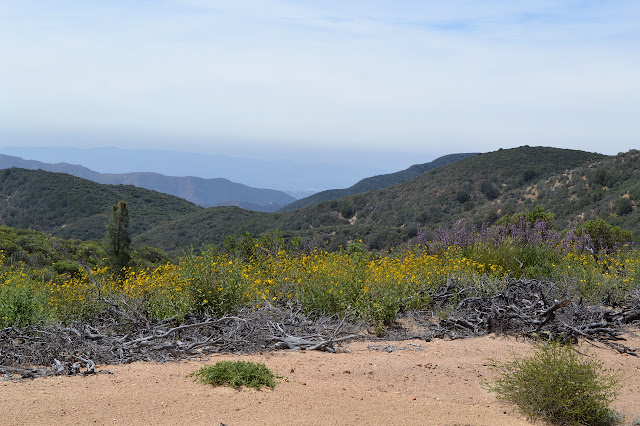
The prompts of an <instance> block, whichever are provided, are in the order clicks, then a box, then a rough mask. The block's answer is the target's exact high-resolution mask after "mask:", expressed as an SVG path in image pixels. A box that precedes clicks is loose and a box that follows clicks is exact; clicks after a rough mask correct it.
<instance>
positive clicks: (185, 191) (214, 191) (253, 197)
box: [0, 154, 295, 211]
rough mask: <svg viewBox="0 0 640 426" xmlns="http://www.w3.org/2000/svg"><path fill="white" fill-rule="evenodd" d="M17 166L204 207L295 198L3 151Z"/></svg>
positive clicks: (263, 204)
mask: <svg viewBox="0 0 640 426" xmlns="http://www.w3.org/2000/svg"><path fill="white" fill-rule="evenodd" d="M10 167H18V168H23V169H30V170H37V169H40V170H45V171H50V172H55V173H67V174H70V175H73V176H76V177H80V178H83V179H87V180H91V181H93V182H97V183H102V184H110V185H133V186H137V187H139V188H145V189H150V190H154V191H158V192H162V193H165V194H169V195H175V196H177V197H180V198H184V199H185V200H187V201H190V202H192V203H194V204H197V205H199V206H202V207H213V206H220V205H225V204H228V203H235V204H238V205H240V206H242V207H243V208H247V209H250V210H256V211H275V210H278V209H279V208H281V207H283V206H284V205H286V204H289V203H290V202H292V201H295V198H294V197H292V196H290V195H288V194H285V193H284V192H282V191H278V190H274V189H263V188H254V187H251V186H248V185H244V184H241V183H235V182H232V181H230V180H229V179H225V178H211V179H205V178H199V177H194V176H184V177H177V176H166V175H162V174H160V173H153V172H132V173H99V172H95V171H93V170H90V169H88V168H86V167H84V166H82V165H75V164H69V163H64V162H62V163H55V164H51V163H43V162H41V161H37V160H25V159H23V158H20V157H14V156H10V155H5V154H0V169H7V168H10Z"/></svg>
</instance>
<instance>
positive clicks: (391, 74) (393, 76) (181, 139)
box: [0, 0, 640, 161]
mask: <svg viewBox="0 0 640 426" xmlns="http://www.w3.org/2000/svg"><path fill="white" fill-rule="evenodd" d="M0 57H1V58H2V60H1V61H0V146H3V145H4V146H7V145H20V144H22V145H33V146H44V145H50V146H51V145H67V146H119V147H128V148H132V147H135V148H149V147H157V148H169V149H179V150H185V151H193V152H208V153H213V152H225V153H236V154H243V153H247V152H248V151H249V148H256V150H257V151H259V150H264V149H266V148H268V147H273V146H281V147H295V148H299V149H302V148H305V147H314V148H316V149H317V148H318V147H322V148H323V149H338V148H340V149H344V148H349V149H350V150H352V151H357V150H368V151H383V152H384V151H389V152H418V153H429V154H447V153H452V152H469V151H483V152H484V151H492V150H495V149H498V148H501V147H503V148H507V147H513V146H519V145H524V144H529V145H547V146H556V147H566V148H576V149H584V150H589V151H597V152H602V153H606V154H615V153H618V152H620V151H627V150H629V149H631V148H640V136H639V135H640V2H639V1H637V0H627V1H618V0H608V1H596V0H591V1H586V0H585V1H546V0H525V1H517V0H513V1H505V0H500V1H478V0H469V1H454V0H449V1H408V0H396V1H376V0H366V1H364V0H363V1H360V0H354V1H348V0H341V1H334V0H324V1H310V0H309V1H304V0H303V1H286V0H255V1H242V0H236V1H224V2H223V1H213V0H154V1H151V0H90V1H87V0H84V1H83V0H72V1H71V0H55V1H53V0H0ZM425 161H426V160H425Z"/></svg>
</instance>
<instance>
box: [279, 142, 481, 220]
mask: <svg viewBox="0 0 640 426" xmlns="http://www.w3.org/2000/svg"><path fill="white" fill-rule="evenodd" d="M474 155H478V154H477V153H460V154H448V155H443V156H441V157H438V158H436V159H435V160H433V161H431V162H429V163H422V164H414V165H412V166H410V167H408V168H407V169H404V170H400V171H397V172H394V173H385V174H381V175H376V176H371V177H368V178H364V179H361V180H360V181H358V182H356V183H355V184H353V185H352V186H350V187H349V188H344V189H328V190H325V191H321V192H318V193H316V194H312V195H310V196H308V197H305V198H301V199H299V200H296V201H294V202H292V203H290V204H287V205H286V206H284V207H283V208H281V209H280V211H281V212H287V211H293V210H297V209H301V208H303V207H308V206H311V205H314V204H318V203H321V202H323V201H330V200H335V199H337V198H340V197H346V196H348V195H355V194H360V193H363V192H368V191H374V190H377V189H383V188H386V187H388V186H392V185H397V184H399V183H402V182H404V181H407V180H409V179H412V178H414V177H417V176H420V175H421V174H423V173H426V172H428V171H429V170H433V169H436V168H438V167H441V166H446V165H447V164H451V163H454V162H456V161H460V160H463V159H465V158H468V157H472V156H474Z"/></svg>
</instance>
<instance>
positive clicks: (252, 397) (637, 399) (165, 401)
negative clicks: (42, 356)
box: [0, 336, 640, 426]
mask: <svg viewBox="0 0 640 426" xmlns="http://www.w3.org/2000/svg"><path fill="white" fill-rule="evenodd" d="M628 339H629V340H628V341H627V345H628V346H630V347H632V348H638V347H640V337H637V336H628ZM583 348H589V354H590V355H591V356H595V357H596V358H597V359H599V360H600V361H603V362H604V363H605V367H607V368H611V369H613V370H614V371H617V372H620V373H622V374H623V376H624V382H623V388H622V390H621V393H620V395H619V397H618V399H617V401H616V402H615V404H614V406H615V408H616V409H618V410H619V411H620V412H622V413H624V414H626V423H627V424H631V423H632V422H633V421H634V420H636V419H638V418H639V417H640V358H638V357H632V356H628V355H620V354H618V353H617V352H615V351H614V350H612V349H609V348H598V347H593V346H591V345H583ZM345 349H346V350H347V352H344V353H337V354H331V353H325V352H318V351H311V352H304V351H301V352H269V353H263V354H257V355H251V356H229V355H224V356H223V355H220V356H211V357H209V358H208V359H206V360H198V361H184V362H179V363H166V364H155V363H134V364H127V365H115V366H100V368H99V370H100V371H101V373H100V374H96V375H92V376H86V377H77V376H76V377H49V378H40V379H35V380H25V381H2V382H0V424H3V425H5V424H6V425H18V424H28V425H39V424H40V425H42V424H47V425H50V424H65V425H67V424H154V425H163V424H167V425H177V424H189V425H219V424H220V423H224V424H226V425H229V426H231V425H311V424H317V425H361V424H375V425H411V424H415V425H418V424H419V425H510V426H512V425H526V424H531V423H529V422H527V420H526V418H524V417H523V416H521V415H520V414H518V413H516V412H514V409H513V407H511V406H509V405H506V404H504V403H502V402H499V401H497V400H496V398H495V396H494V395H493V394H490V393H488V392H486V391H485V390H484V389H483V388H482V387H481V386H480V383H481V382H482V381H483V380H489V379H491V378H492V377H494V376H493V374H494V373H492V372H491V371H490V370H489V369H488V368H487V364H488V362H487V359H488V358H494V359H505V358H507V357H509V356H513V355H525V354H527V353H529V351H530V349H531V346H530V344H529V343H527V342H525V341H521V340H516V339H514V338H512V337H511V338H507V337H495V336H488V337H482V338H475V339H461V340H453V341H444V340H435V341H432V342H425V341H422V340H408V341H400V342H394V341H386V342H353V343H350V344H348V345H346V347H345ZM226 359H242V360H247V361H257V362H264V363H265V364H266V365H267V366H268V367H269V368H271V369H272V370H273V371H274V372H275V373H276V374H278V375H280V376H283V378H281V379H279V380H278V384H277V386H276V387H275V389H273V390H271V389H263V390H261V391H256V390H249V389H242V390H236V389H232V388H229V387H217V388H216V387H211V386H208V385H202V384H198V383H194V382H193V380H192V379H191V378H187V377H186V376H187V375H188V374H189V373H191V372H193V371H195V370H196V369H198V368H199V367H201V366H202V365H204V364H212V363H215V362H217V361H220V360H226ZM107 371H110V372H112V374H109V373H106V372H107Z"/></svg>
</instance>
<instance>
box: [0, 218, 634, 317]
mask: <svg viewBox="0 0 640 426" xmlns="http://www.w3.org/2000/svg"><path fill="white" fill-rule="evenodd" d="M579 238H581V237H577V236H576V234H575V233H574V234H571V233H565V234H564V235H560V234H559V233H557V232H555V231H553V230H552V229H550V228H549V227H548V226H546V225H543V224H541V223H539V222H536V223H535V224H526V222H523V223H520V224H519V225H518V226H515V227H514V225H513V224H504V225H500V226H499V227H495V228H494V227H492V228H487V229H483V230H481V231H479V232H471V231H470V232H467V231H466V228H465V227H464V223H462V222H459V223H458V224H456V226H455V227H454V228H453V229H451V230H448V231H439V234H438V238H437V239H436V240H435V241H434V242H428V243H424V244H423V245H422V246H417V247H413V248H405V249H402V250H396V251H392V252H387V253H383V254H372V253H368V252H367V251H366V250H362V249H358V247H356V246H357V245H356V246H352V247H349V248H348V249H344V250H342V251H339V252H327V251H323V250H314V251H311V252H309V253H304V252H298V251H295V252H290V251H286V250H284V248H283V249H281V250H279V251H276V250H275V249H273V248H272V249H271V250H269V251H264V250H259V249H255V248H254V249H252V253H253V255H250V256H241V257H235V256H233V255H232V254H229V253H221V252H218V251H216V250H213V249H210V250H206V251H205V252H204V253H202V254H200V255H189V256H185V257H183V258H182V259H180V261H179V262H177V263H175V264H174V263H167V264H165V265H162V266H159V267H156V268H138V269H135V268H129V269H127V270H125V271H124V275H123V276H122V278H121V279H115V278H114V274H112V273H111V272H110V271H109V269H108V268H94V269H93V270H92V271H91V272H90V273H87V272H85V271H84V270H83V271H78V272H77V273H75V274H73V275H69V274H64V275H59V274H57V273H55V269H56V268H57V267H56V266H53V265H52V266H51V268H49V269H50V270H47V269H44V270H42V269H38V270H34V269H29V268H27V267H26V266H25V265H16V264H14V263H12V262H4V261H2V262H0V263H1V264H2V265H1V266H0V279H1V281H0V326H2V327H5V326H9V325H13V324H28V323H34V322H38V321H54V322H55V321H62V322H68V321H73V320H76V319H82V318H90V317H92V316H94V315H97V314H98V313H99V312H101V310H103V309H104V308H105V305H104V303H103V301H102V299H108V300H110V301H112V302H115V303H123V304H124V303H126V305H127V306H130V307H135V308H136V309H137V310H139V312H140V314H142V315H146V316H148V317H150V318H155V319H164V318H171V317H183V316H185V315H188V314H190V313H204V314H208V315H212V316H220V315H226V314H232V313H234V312H236V311H237V310H238V309H239V308H242V307H249V308H251V307H255V308H259V307H262V306H265V305H268V304H287V303H299V304H300V305H301V307H302V309H303V310H304V311H305V312H306V313H307V314H310V315H314V314H315V315H333V314H337V315H349V316H351V317H352V318H356V319H361V320H366V321H370V322H371V323H373V324H376V325H379V326H383V325H385V324H388V323H390V322H391V321H393V320H394V319H395V318H396V316H397V315H398V313H399V312H402V311H407V310H421V309H429V308H430V307H431V303H432V295H433V294H434V292H435V291H436V290H437V289H438V288H439V287H442V286H445V285H448V284H451V283H452V282H453V283H461V284H462V285H465V287H466V288H467V289H470V288H471V289H472V288H473V285H474V284H473V283H476V284H475V285H476V287H475V291H476V292H477V293H478V295H481V294H484V293H486V292H487V291H495V290H496V289H499V288H500V286H501V285H503V284H504V283H506V278H507V277H520V276H524V277H530V278H540V277H545V278H548V279H551V280H553V281H555V282H557V283H558V285H559V286H564V287H565V288H566V289H567V290H568V291H570V292H571V294H575V295H577V296H579V297H584V298H586V299H588V300H591V301H606V302H615V301H621V300H623V299H624V298H625V297H626V296H627V295H628V294H629V293H630V292H632V291H636V290H637V289H638V285H639V283H640V251H638V250H635V249H631V248H628V247H627V248H619V249H618V250H616V251H613V250H612V251H610V252H608V253H605V252H603V253H601V254H600V256H597V257H596V256H593V254H592V253H591V252H589V251H588V250H584V249H583V245H581V243H580V241H581V240H580V239H579ZM354 247H355V248H354ZM256 253H264V254H263V255H256ZM487 282H491V283H492V285H491V286H487V285H486V283H487ZM501 283H502V284H501ZM471 291H473V290H471ZM101 298H102V299H101Z"/></svg>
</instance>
